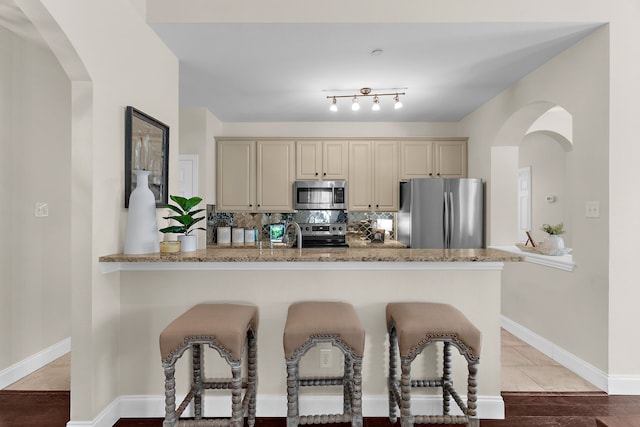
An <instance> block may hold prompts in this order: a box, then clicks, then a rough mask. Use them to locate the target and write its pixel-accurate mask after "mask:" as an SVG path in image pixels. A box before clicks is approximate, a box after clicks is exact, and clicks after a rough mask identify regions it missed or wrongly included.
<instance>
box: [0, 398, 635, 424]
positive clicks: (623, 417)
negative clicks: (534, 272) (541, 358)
mask: <svg viewBox="0 0 640 427" xmlns="http://www.w3.org/2000/svg"><path fill="white" fill-rule="evenodd" d="M503 398H504V402H505V412H506V418H505V419H504V420H481V422H480V427H596V426H601V427H640V396H608V395H606V394H605V393H540V392H537V393H522V392H505V393H503ZM598 419H600V420H601V421H600V424H598V423H597V422H598V421H597V420H598ZM68 420H69V392H68V391H21V390H18V391H17V390H2V391H0V427H44V426H46V427H64V426H65V425H66V423H67V421H68ZM364 425H365V427H390V426H391V423H389V420H388V419H387V418H365V422H364ZM395 425H396V426H399V423H396V424H395ZM115 426H116V427H160V426H162V420H161V419H159V418H155V419H150V418H147V419H142V420H137V419H121V420H119V421H118V422H117V423H116V424H115ZM285 426H286V422H285V419H284V418H258V419H257V421H256V427H285Z"/></svg>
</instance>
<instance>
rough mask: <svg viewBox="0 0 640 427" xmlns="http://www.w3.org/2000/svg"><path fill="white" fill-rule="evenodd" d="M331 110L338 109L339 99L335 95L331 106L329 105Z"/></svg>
mask: <svg viewBox="0 0 640 427" xmlns="http://www.w3.org/2000/svg"><path fill="white" fill-rule="evenodd" d="M329 110H330V111H333V112H334V113H335V112H336V111H338V101H337V100H336V97H335V96H334V97H333V101H331V106H330V107H329Z"/></svg>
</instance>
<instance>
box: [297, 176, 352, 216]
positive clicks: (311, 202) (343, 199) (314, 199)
mask: <svg viewBox="0 0 640 427" xmlns="http://www.w3.org/2000/svg"><path fill="white" fill-rule="evenodd" d="M293 200H294V205H295V206H294V207H295V209H298V210H328V209H342V210H345V209H347V181H296V182H295V184H294V185H293Z"/></svg>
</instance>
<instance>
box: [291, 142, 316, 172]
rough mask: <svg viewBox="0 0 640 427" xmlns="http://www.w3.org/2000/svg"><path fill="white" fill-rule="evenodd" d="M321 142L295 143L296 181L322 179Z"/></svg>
mask: <svg viewBox="0 0 640 427" xmlns="http://www.w3.org/2000/svg"><path fill="white" fill-rule="evenodd" d="M321 174H322V141H296V179H307V180H312V179H320V178H321V177H322V175H321Z"/></svg>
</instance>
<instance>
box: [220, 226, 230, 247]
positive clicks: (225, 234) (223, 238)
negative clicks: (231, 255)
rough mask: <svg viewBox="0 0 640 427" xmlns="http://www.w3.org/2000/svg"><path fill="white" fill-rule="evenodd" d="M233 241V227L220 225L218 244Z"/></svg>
mask: <svg viewBox="0 0 640 427" xmlns="http://www.w3.org/2000/svg"><path fill="white" fill-rule="evenodd" d="M229 243H231V227H218V244H229Z"/></svg>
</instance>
